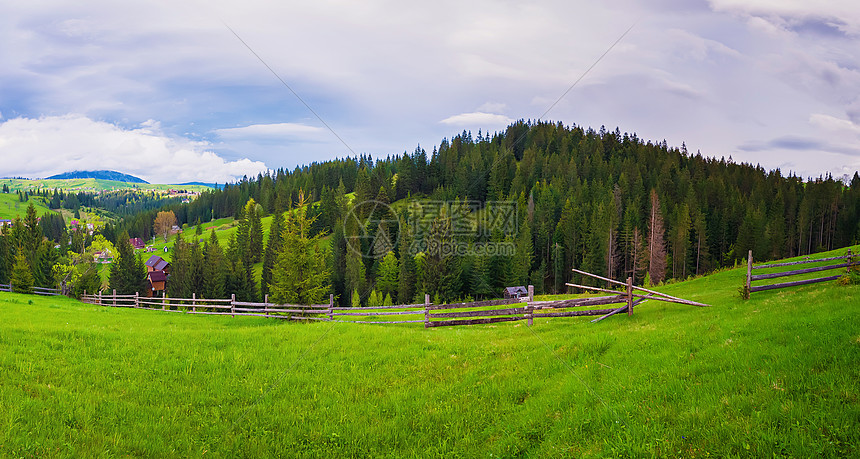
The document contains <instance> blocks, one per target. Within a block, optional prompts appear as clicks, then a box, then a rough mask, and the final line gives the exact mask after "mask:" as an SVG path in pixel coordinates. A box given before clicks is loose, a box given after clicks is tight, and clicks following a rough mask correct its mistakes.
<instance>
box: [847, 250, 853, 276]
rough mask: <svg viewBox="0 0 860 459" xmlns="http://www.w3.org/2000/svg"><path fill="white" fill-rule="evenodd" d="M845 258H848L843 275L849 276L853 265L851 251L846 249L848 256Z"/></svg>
mask: <svg viewBox="0 0 860 459" xmlns="http://www.w3.org/2000/svg"><path fill="white" fill-rule="evenodd" d="M846 258H848V267H847V268H845V273H846V274H849V275H850V274H851V263H853V261H852V257H851V249H848V256H847V257H846Z"/></svg>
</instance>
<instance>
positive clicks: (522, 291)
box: [502, 286, 529, 299]
mask: <svg viewBox="0 0 860 459" xmlns="http://www.w3.org/2000/svg"><path fill="white" fill-rule="evenodd" d="M502 295H503V296H504V298H505V299H509V298H528V297H529V290H528V289H527V288H525V287H523V286H519V287H505V290H504V292H502Z"/></svg>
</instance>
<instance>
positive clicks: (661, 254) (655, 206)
mask: <svg viewBox="0 0 860 459" xmlns="http://www.w3.org/2000/svg"><path fill="white" fill-rule="evenodd" d="M664 234H665V229H664V226H663V213H662V211H661V210H660V199H659V198H658V197H657V192H656V191H654V190H651V214H650V218H649V219H648V277H649V278H650V279H651V284H653V285H656V284H659V283H660V282H663V278H664V276H665V275H666V243H665V242H664V239H663V237H664Z"/></svg>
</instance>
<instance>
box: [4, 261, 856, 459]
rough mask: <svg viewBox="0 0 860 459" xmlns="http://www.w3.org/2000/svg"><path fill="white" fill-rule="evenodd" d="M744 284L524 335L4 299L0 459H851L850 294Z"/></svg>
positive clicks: (674, 290)
mask: <svg viewBox="0 0 860 459" xmlns="http://www.w3.org/2000/svg"><path fill="white" fill-rule="evenodd" d="M857 249H858V247H854V248H853V250H855V253H856V250H857ZM839 253H840V254H841V253H844V250H841V251H839ZM744 275H745V270H743V269H729V270H723V271H721V272H718V273H715V274H713V275H710V276H707V277H701V278H697V279H694V280H691V281H687V282H680V283H676V284H672V285H667V286H664V287H661V288H660V289H659V290H661V291H664V292H666V293H669V294H672V295H677V296H681V297H684V298H689V299H692V300H696V301H702V302H706V303H709V304H711V305H712V307H710V308H695V307H690V306H682V305H676V304H668V303H657V302H647V303H645V304H643V305H642V306H640V307H639V308H637V309H636V311H635V314H634V315H633V316H632V317H627V316H626V315H625V316H621V317H613V318H610V319H608V320H605V321H603V322H600V323H598V324H591V323H589V322H588V321H587V320H585V319H577V318H571V319H537V320H535V324H534V326H533V327H531V328H528V327H527V326H525V325H524V324H523V323H517V324H496V325H487V326H472V327H451V328H434V329H429V330H426V329H424V328H422V327H420V326H415V325H404V326H388V327H383V326H373V325H357V324H339V323H312V324H306V323H287V322H275V321H273V320H266V319H262V318H247V317H244V318H243V317H237V318H230V317H220V316H203V317H201V316H190V315H183V314H175V313H166V312H154V311H144V310H129V309H113V308H104V307H96V306H92V305H86V304H82V303H79V302H77V301H74V300H70V299H66V298H42V297H34V296H24V295H13V294H6V293H2V294H0V368H2V369H3V371H0V456H12V457H21V456H100V455H105V454H110V455H116V456H204V455H206V456H208V455H214V456H253V457H265V456H280V455H286V456H311V457H344V456H456V457H475V456H487V457H489V456H493V457H496V456H504V457H513V456H530V457H607V456H622V457H631V456H633V457H667V456H670V457H773V456H780V457H783V456H788V457H813V456H814V457H851V456H854V457H856V456H857V455H858V454H860V378H858V368H860V314H858V313H857V312H858V311H857V306H858V304H860V286H856V285H855V286H841V285H839V284H838V283H835V282H831V283H827V284H818V285H811V286H804V287H799V288H795V289H792V290H784V291H781V292H764V293H761V294H755V295H753V298H752V299H751V300H748V301H743V300H741V299H740V297H739V295H738V292H737V290H738V287H740V286H741V285H742V283H743V279H744Z"/></svg>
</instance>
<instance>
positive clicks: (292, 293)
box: [271, 191, 331, 304]
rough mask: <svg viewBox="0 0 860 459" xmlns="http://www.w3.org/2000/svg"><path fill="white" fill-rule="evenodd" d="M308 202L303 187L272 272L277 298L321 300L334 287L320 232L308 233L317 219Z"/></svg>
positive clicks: (274, 294)
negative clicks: (310, 213) (311, 215)
mask: <svg viewBox="0 0 860 459" xmlns="http://www.w3.org/2000/svg"><path fill="white" fill-rule="evenodd" d="M306 204H307V202H306V201H305V197H304V193H302V192H301V191H300V192H299V202H298V206H297V208H296V210H295V212H293V213H292V214H290V215H289V216H288V217H287V221H286V222H285V224H284V230H283V232H282V234H283V241H282V244H283V245H282V246H281V251H280V253H279V255H278V263H277V265H276V266H275V270H274V272H273V273H272V281H273V282H272V285H271V292H272V296H273V298H274V299H275V301H276V302H281V303H294V304H319V303H322V302H323V301H324V300H325V296H326V294H327V293H328V292H329V290H330V287H331V286H330V284H329V283H328V281H329V272H328V270H327V269H326V263H325V262H326V256H325V254H324V253H323V251H322V250H321V249H320V245H319V238H320V236H319V234H317V235H314V236H310V235H309V234H308V233H309V231H310V227H311V225H312V224H313V221H312V220H309V219H308V218H307V216H306V211H307V207H306Z"/></svg>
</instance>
